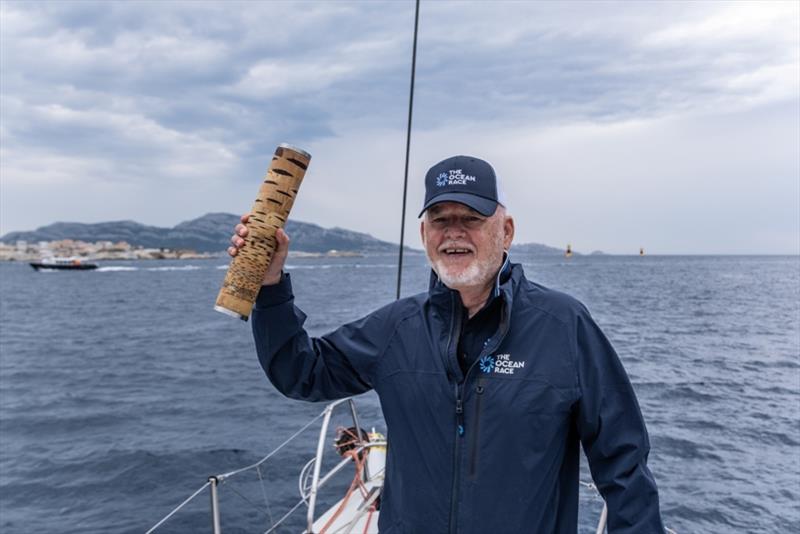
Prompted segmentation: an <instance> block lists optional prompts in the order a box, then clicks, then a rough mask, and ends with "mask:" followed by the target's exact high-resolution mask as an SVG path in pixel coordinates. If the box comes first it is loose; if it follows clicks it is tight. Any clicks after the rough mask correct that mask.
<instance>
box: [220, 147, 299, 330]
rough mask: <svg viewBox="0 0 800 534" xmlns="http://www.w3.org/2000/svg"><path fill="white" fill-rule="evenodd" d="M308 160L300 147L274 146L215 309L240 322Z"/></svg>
mask: <svg viewBox="0 0 800 534" xmlns="http://www.w3.org/2000/svg"><path fill="white" fill-rule="evenodd" d="M309 161H311V155H310V154H309V153H308V152H305V151H304V150H300V149H299V148H295V147H293V146H289V145H287V144H281V145H279V146H278V148H276V149H275V155H274V156H273V157H272V162H271V163H270V165H269V170H267V177H266V178H265V179H264V183H262V184H261V189H260V190H259V191H258V197H257V198H256V201H255V203H254V204H253V209H252V210H251V211H250V220H249V221H248V223H247V237H245V239H244V242H245V246H244V247H243V248H241V249H239V253H238V254H237V255H236V256H234V258H233V260H232V261H231V264H230V267H228V273H227V274H226V275H225V281H224V282H223V283H222V289H220V290H219V295H218V296H217V302H216V305H215V306H214V309H215V310H217V311H219V312H222V313H225V314H227V315H231V316H233V317H238V318H240V319H242V320H243V321H246V320H247V319H248V318H249V317H250V310H252V309H253V304H254V303H255V301H256V297H257V296H258V292H259V290H260V289H261V281H262V280H263V279H264V274H265V273H266V272H267V268H268V267H269V264H270V263H271V262H272V254H273V253H274V252H275V247H276V246H277V244H278V242H277V240H276V239H275V232H277V231H278V229H279V228H283V226H284V225H285V224H286V219H287V218H288V217H289V210H291V209H292V205H293V204H294V199H295V197H296V196H297V190H298V189H299V188H300V182H302V181H303V177H304V176H305V175H306V169H307V168H308V163H309Z"/></svg>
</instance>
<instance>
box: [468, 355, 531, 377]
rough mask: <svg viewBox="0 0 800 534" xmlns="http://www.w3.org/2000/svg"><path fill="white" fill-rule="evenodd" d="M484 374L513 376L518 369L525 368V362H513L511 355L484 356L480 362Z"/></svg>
mask: <svg viewBox="0 0 800 534" xmlns="http://www.w3.org/2000/svg"><path fill="white" fill-rule="evenodd" d="M478 365H479V366H480V370H481V372H482V373H486V374H489V373H498V374H501V375H513V374H514V371H516V370H517V369H522V368H524V367H525V362H523V361H518V360H512V359H511V354H495V355H494V356H488V355H487V356H484V357H482V358H481V359H480V360H479V361H478Z"/></svg>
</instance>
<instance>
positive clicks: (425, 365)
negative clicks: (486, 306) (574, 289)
mask: <svg viewBox="0 0 800 534" xmlns="http://www.w3.org/2000/svg"><path fill="white" fill-rule="evenodd" d="M495 290H496V291H498V292H499V293H500V296H501V298H502V299H503V306H502V317H501V320H500V326H499V329H498V332H497V333H496V334H495V335H494V336H492V338H491V340H490V342H489V343H487V345H486V347H485V348H484V350H483V352H482V353H481V357H480V358H479V359H478V360H477V361H476V362H475V363H474V364H473V365H472V367H470V368H469V370H468V371H467V372H466V373H463V372H462V371H461V369H460V367H459V364H458V361H457V357H456V345H457V343H458V338H459V332H458V329H459V328H460V325H461V314H462V313H463V312H462V309H463V308H462V304H461V300H460V298H459V294H458V292H456V291H453V290H450V289H448V288H447V287H445V286H444V285H443V284H442V283H441V282H438V281H436V280H434V282H433V283H432V285H431V288H430V290H429V292H428V293H422V294H419V295H415V296H413V297H409V298H405V299H402V300H398V301H395V302H393V303H391V304H389V305H387V306H384V307H383V308H380V309H379V310H377V311H375V312H373V313H371V314H369V315H367V316H366V317H364V318H362V319H359V320H357V321H355V322H353V323H349V324H346V325H344V326H342V327H340V328H338V329H337V330H335V331H333V332H331V333H329V334H327V335H324V336H322V337H319V338H310V337H309V336H308V334H307V333H306V331H305V330H304V329H303V323H304V321H305V318H306V316H305V314H304V313H303V312H302V311H300V310H299V309H298V308H297V307H296V306H294V299H293V297H292V290H291V281H290V279H289V275H284V278H283V280H282V281H281V282H280V283H279V284H277V285H275V286H265V287H264V288H262V290H261V293H260V294H259V297H258V301H257V302H256V306H255V308H254V311H253V315H252V324H253V333H254V336H255V341H256V348H257V351H258V358H259V361H260V362H261V365H262V367H263V368H264V370H265V371H266V373H267V376H268V377H269V379H270V380H271V381H272V383H273V384H274V385H275V387H276V388H278V390H280V391H281V392H282V393H283V394H284V395H286V396H288V397H291V398H294V399H304V400H310V401H322V400H332V399H338V398H342V397H346V396H350V395H355V394H358V393H363V392H365V391H368V390H370V389H375V391H376V392H377V393H378V396H379V398H380V401H381V406H382V408H383V414H384V418H385V420H386V425H387V434H388V439H389V447H388V458H387V468H386V481H385V484H384V491H383V496H382V499H381V513H380V519H379V527H380V531H381V532H382V533H384V534H397V533H446V532H451V533H454V532H457V533H475V534H487V533H520V532H530V533H558V534H561V533H575V532H577V515H578V514H577V512H578V486H579V483H578V466H579V452H580V444H581V443H582V444H583V447H584V451H585V452H586V455H587V457H588V460H589V466H590V469H591V471H592V477H593V478H594V481H595V483H596V485H597V487H598V488H599V490H600V492H601V493H602V494H603V497H604V498H605V500H606V502H607V503H608V509H609V517H608V527H609V532H611V533H620V534H622V533H626V534H627V533H630V534H634V533H635V534H643V533H662V532H663V531H664V530H663V526H662V523H661V517H660V513H659V508H658V492H657V489H656V484H655V481H654V480H653V476H652V475H651V473H650V471H649V470H648V468H647V465H646V461H647V454H648V451H649V448H650V447H649V442H648V437H647V431H646V429H645V425H644V421H643V419H642V415H641V411H640V410H639V406H638V403H637V401H636V397H635V395H634V392H633V389H632V387H631V384H630V381H629V380H628V377H627V375H626V373H625V370H624V369H623V368H622V364H621V363H620V360H619V358H618V357H617V355H616V353H615V352H614V349H613V348H612V346H611V344H610V343H609V342H608V340H607V339H606V337H605V336H604V335H603V333H602V332H601V331H600V329H599V328H598V326H597V325H596V324H595V322H594V321H593V320H592V318H591V316H590V315H589V312H588V311H587V310H586V308H584V307H583V305H582V304H580V303H579V302H578V301H576V300H575V299H573V298H571V297H569V296H567V295H565V294H563V293H559V292H556V291H553V290H550V289H547V288H545V287H542V286H540V285H538V284H535V283H532V282H530V281H528V280H527V279H526V278H525V276H524V274H523V272H522V267H521V266H520V265H516V264H512V268H511V276H510V277H508V278H507V280H506V281H505V282H504V283H502V284H500V283H499V279H498V282H497V283H496V285H495ZM278 325H279V326H278Z"/></svg>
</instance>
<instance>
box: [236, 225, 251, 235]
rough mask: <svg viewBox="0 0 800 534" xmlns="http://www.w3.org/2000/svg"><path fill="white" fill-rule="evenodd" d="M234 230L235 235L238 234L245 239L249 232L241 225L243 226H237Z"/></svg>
mask: <svg viewBox="0 0 800 534" xmlns="http://www.w3.org/2000/svg"><path fill="white" fill-rule="evenodd" d="M235 230H236V233H237V234H239V235H240V236H242V237H247V234H248V233H249V231H248V230H247V227H246V226H245V225H243V224H237V225H236V228H235Z"/></svg>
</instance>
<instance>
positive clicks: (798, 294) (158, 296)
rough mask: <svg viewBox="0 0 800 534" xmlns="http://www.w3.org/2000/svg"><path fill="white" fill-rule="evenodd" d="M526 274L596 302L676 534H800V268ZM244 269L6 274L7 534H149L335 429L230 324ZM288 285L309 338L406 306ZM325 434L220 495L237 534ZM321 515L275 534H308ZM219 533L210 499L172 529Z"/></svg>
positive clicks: (412, 277)
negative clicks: (229, 294)
mask: <svg viewBox="0 0 800 534" xmlns="http://www.w3.org/2000/svg"><path fill="white" fill-rule="evenodd" d="M513 260H514V261H517V262H519V263H522V264H523V266H524V268H525V272H526V274H527V275H528V277H529V278H531V279H532V280H535V281H537V282H539V283H542V284H544V285H546V286H549V287H552V288H555V289H559V290H562V291H566V292H568V293H570V294H572V295H574V296H576V297H577V298H579V299H580V300H581V301H583V302H584V303H585V304H586V305H587V307H588V308H589V309H590V311H591V312H592V314H593V316H594V317H595V318H596V320H597V322H598V323H599V324H600V325H601V327H602V328H603V329H604V331H605V332H606V334H607V335H608V337H609V338H610V339H611V341H612V343H613V344H614V345H615V347H616V349H617V351H618V353H619V354H620V357H621V359H622V361H623V363H624V365H625V367H626V369H627V371H628V374H629V375H630V378H631V380H632V382H633V385H634V387H635V389H636V392H637V394H638V398H639V402H640V405H641V408H642V412H643V414H644V417H645V420H646V422H647V425H648V430H649V433H650V439H651V445H652V451H651V454H650V459H649V465H650V468H651V470H652V471H653V473H654V475H655V477H656V480H657V482H658V486H659V490H660V499H661V509H662V514H663V517H664V520H665V523H666V524H667V526H669V527H671V528H672V529H674V530H675V531H677V532H680V533H718V532H747V533H759V532H763V533H768V532H769V533H773V532H774V533H783V532H800V508H799V507H798V503H799V502H800V415H798V412H799V411H800V259H799V258H798V257H796V256H794V257H740V256H737V257H731V256H718V257H713V256H708V257H678V256H670V257H659V256H645V257H633V256H632V257H621V256H575V257H572V258H571V259H569V260H567V259H564V258H558V257H555V258H543V257H527V256H518V257H513ZM405 264H406V267H407V268H406V270H405V273H404V285H403V293H404V294H412V293H416V292H419V291H424V290H425V289H426V286H427V280H428V269H427V267H426V265H425V260H424V258H423V257H422V256H419V255H416V256H410V257H407V258H406V262H405ZM226 267H227V262H226V261H225V260H224V259H213V260H192V261H183V262H180V261H149V262H146V261H141V262H104V263H102V264H101V268H100V269H98V270H97V271H93V272H34V271H33V270H32V269H31V268H30V267H28V266H27V265H25V264H20V263H3V264H0V530H2V531H3V532H9V533H12V532H84V533H101V532H102V533H105V532H144V531H146V530H147V529H148V528H150V527H151V526H153V525H154V524H155V523H156V522H157V521H158V520H159V519H160V518H161V517H163V516H164V515H166V514H167V513H168V512H169V511H170V510H172V509H173V508H174V507H175V506H177V505H178V504H179V503H180V502H181V501H183V500H184V499H185V498H186V497H188V496H189V495H190V494H191V493H192V492H194V491H195V490H197V489H198V488H199V487H201V486H202V485H203V484H204V483H205V482H206V480H207V477H208V476H209V475H214V474H218V473H223V472H226V471H230V470H232V469H235V468H238V467H242V466H246V465H248V464H251V463H253V462H255V461H257V460H258V459H259V458H261V457H262V456H263V455H265V454H266V453H267V452H269V451H270V450H272V449H273V448H274V447H276V446H277V445H279V444H280V443H281V442H283V441H284V440H285V439H286V438H288V437H289V436H290V435H291V434H292V433H293V432H294V431H295V430H297V429H299V428H300V427H301V426H302V425H303V424H305V423H306V422H307V421H308V420H310V419H311V418H313V417H315V416H316V415H318V414H319V413H320V411H321V410H322V408H323V407H324V406H323V405H320V404H311V403H303V402H297V401H291V400H287V399H285V398H283V397H282V396H281V395H280V394H278V393H277V392H276V391H275V390H274V389H273V388H272V387H271V386H270V385H269V383H268V382H267V380H266V378H265V377H264V374H263V372H262V371H261V368H260V367H259V365H258V363H257V358H256V355H255V349H254V345H253V341H252V338H251V334H250V325H249V324H247V323H245V322H242V321H237V320H234V319H231V318H230V317H227V316H225V315H222V314H219V313H217V312H214V311H213V310H212V307H213V303H214V298H215V297H216V295H217V292H218V290H219V287H220V283H221V281H222V279H223V277H224V274H225V268H226ZM289 270H290V271H291V272H292V277H293V281H294V288H295V292H296V302H297V304H298V305H299V306H300V307H301V308H303V309H304V310H305V311H306V312H307V313H308V315H309V318H308V321H307V323H306V326H307V328H308V329H309V331H310V332H311V333H313V334H322V333H324V332H326V331H329V330H331V329H333V328H335V327H337V326H338V325H340V324H342V323H343V322H345V321H348V320H352V319H355V318H358V317H360V316H362V315H364V314H366V313H368V312H369V311H371V310H373V309H375V308H377V307H378V306H380V305H382V304H384V303H387V302H390V301H391V300H392V299H393V298H394V291H395V283H396V282H395V280H396V276H397V270H396V265H395V259H394V258H393V257H391V256H371V257H366V258H335V259H331V258H327V259H290V261H289ZM358 406H359V413H360V417H361V425H362V426H363V427H367V428H369V427H372V426H374V427H376V428H377V429H378V430H384V427H383V422H382V420H381V416H380V408H379V404H378V401H377V398H376V397H375V396H374V395H373V394H366V395H363V396H361V397H360V398H359V399H358ZM337 424H339V423H337ZM316 431H318V427H317V430H314V429H310V430H309V431H307V432H306V433H304V435H303V436H301V439H300V441H299V443H296V444H293V445H291V446H289V447H287V448H285V449H283V450H282V451H281V454H280V455H279V456H276V457H275V458H273V459H271V460H270V461H268V462H266V463H265V464H264V465H263V466H261V469H260V470H259V471H258V472H254V471H250V472H247V473H244V474H242V475H241V476H237V477H234V478H232V479H230V481H228V483H226V484H223V485H222V486H221V487H220V496H221V516H222V527H223V531H224V532H263V531H264V530H266V528H267V527H268V526H269V524H270V522H271V521H273V520H275V519H277V518H278V517H280V515H282V514H283V513H284V512H285V511H287V510H288V508H289V507H290V506H292V505H293V504H294V503H295V502H297V500H298V498H299V497H298V489H297V484H298V483H297V476H298V475H299V471H300V469H301V468H302V466H303V465H304V464H305V463H306V462H307V461H308V460H309V459H310V458H311V457H313V454H314V449H315V447H316V441H317V438H316V435H315V432H316ZM326 447H328V449H327V454H329V455H330V454H331V453H332V447H329V446H328V445H326ZM334 459H335V458H334ZM342 476H343V477H344V478H343V479H342V480H340V481H339V482H337V484H338V486H337V485H336V484H334V485H333V486H331V487H330V488H329V489H330V490H331V491H332V495H329V496H326V497H325V498H324V499H323V502H322V505H323V506H327V505H330V504H331V503H332V502H334V500H335V498H336V497H338V496H339V495H341V493H342V492H343V489H342V488H343V487H345V486H346V485H347V483H348V480H349V477H351V476H352V474H351V473H346V474H343V475H342ZM582 478H583V480H584V481H587V482H588V481H590V478H589V475H588V471H587V470H586V469H584V473H583V476H582ZM262 481H263V482H262ZM601 508H602V503H601V501H599V499H598V498H597V497H596V496H595V494H594V493H593V492H592V491H591V490H589V489H582V493H581V514H580V532H587V533H589V532H594V526H595V525H596V522H597V519H598V516H599V514H600V510H601ZM304 513H305V507H304V506H301V508H300V510H299V511H298V513H297V514H295V516H292V519H291V520H290V522H289V523H287V525H288V526H287V527H285V528H282V529H280V530H279V532H299V531H301V530H302V529H303V528H304V524H305V523H304V521H305V519H304ZM209 529H210V516H209V498H208V493H207V490H205V491H204V492H202V493H201V494H200V495H199V497H198V498H196V499H194V500H193V501H192V502H191V503H190V504H189V505H187V506H186V507H185V508H184V509H182V510H181V511H180V512H178V513H177V514H175V516H174V517H173V518H171V519H170V520H169V521H167V522H166V523H165V524H164V526H163V527H162V529H160V530H159V531H160V532H196V531H208V530H209ZM159 531H157V532H159Z"/></svg>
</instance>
